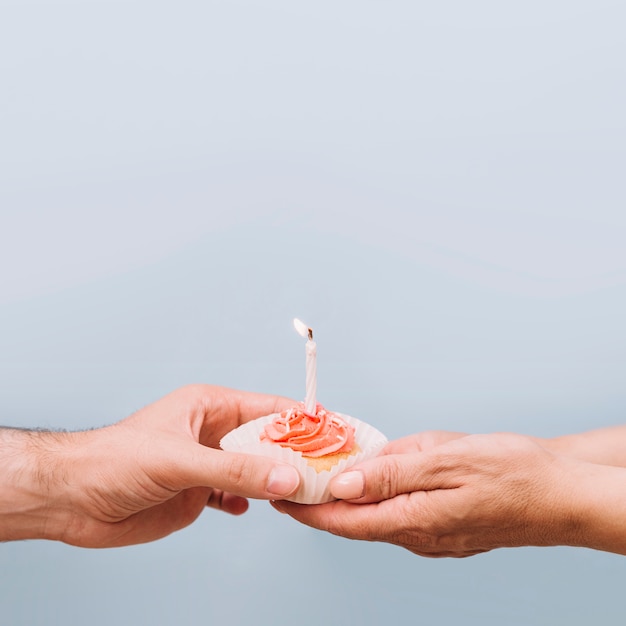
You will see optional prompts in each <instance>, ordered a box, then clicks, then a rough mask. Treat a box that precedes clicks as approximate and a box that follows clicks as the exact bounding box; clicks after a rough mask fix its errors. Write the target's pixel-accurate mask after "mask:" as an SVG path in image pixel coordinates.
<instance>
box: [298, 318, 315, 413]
mask: <svg viewBox="0 0 626 626" xmlns="http://www.w3.org/2000/svg"><path fill="white" fill-rule="evenodd" d="M293 325H294V327H295V329H296V330H297V331H298V333H299V334H300V335H302V337H308V339H307V342H306V346H305V351H306V396H305V399H304V410H305V411H306V412H307V413H308V414H309V415H315V413H316V411H315V404H316V396H317V344H316V343H315V342H314V341H313V330H312V329H311V328H309V327H308V326H307V325H306V324H305V323H304V322H301V321H300V320H299V319H297V318H296V319H294V320H293Z"/></svg>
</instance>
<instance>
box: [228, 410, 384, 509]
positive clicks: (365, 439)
mask: <svg viewBox="0 0 626 626" xmlns="http://www.w3.org/2000/svg"><path fill="white" fill-rule="evenodd" d="M336 415H339V417H341V418H342V419H344V420H345V421H346V422H348V424H350V425H351V426H353V427H354V429H355V434H354V441H355V446H354V448H353V449H352V451H351V452H340V453H335V454H329V455H326V456H321V457H317V458H312V457H306V456H303V455H302V453H301V452H294V451H293V450H291V449H290V448H283V447H281V446H280V445H278V444H276V443H274V442H268V441H261V433H263V432H264V430H265V425H266V424H268V423H269V422H271V421H272V420H273V419H274V418H275V417H276V414H273V415H266V416H264V417H260V418H259V419H256V420H253V421H251V422H248V423H247V424H243V425H242V426H239V428H236V429H235V430H232V431H231V432H229V433H228V434H227V435H225V436H224V437H223V438H222V440H221V441H220V446H221V448H222V449H223V450H228V451H230V452H246V453H248V454H258V455H261V456H267V457H270V458H273V459H276V460H279V461H284V462H286V463H289V464H290V465H293V466H294V467H295V468H296V469H297V470H298V472H299V473H300V479H301V480H300V487H299V489H298V491H296V493H295V494H293V495H292V496H290V497H288V498H285V499H286V500H289V501H291V502H298V503H300V504H321V503H322V502H330V501H331V500H334V498H333V497H332V495H331V494H330V481H331V479H332V478H333V477H334V476H336V475H337V474H339V473H340V472H342V471H344V470H346V469H348V468H349V467H352V466H353V465H355V464H356V463H360V462H361V461H366V460H367V459H371V458H373V457H375V456H377V455H378V453H379V452H380V451H381V450H382V448H383V447H384V445H385V444H386V443H387V439H386V437H385V436H384V435H383V434H382V433H381V432H380V431H378V430H376V428H374V427H373V426H370V425H369V424H367V423H366V422H362V421H360V420H358V419H356V418H354V417H351V416H349V415H343V414H341V413H336Z"/></svg>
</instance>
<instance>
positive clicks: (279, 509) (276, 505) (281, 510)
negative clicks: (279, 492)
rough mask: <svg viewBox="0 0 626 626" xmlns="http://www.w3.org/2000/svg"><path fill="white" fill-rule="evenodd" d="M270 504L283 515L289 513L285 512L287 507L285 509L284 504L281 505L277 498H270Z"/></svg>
mask: <svg viewBox="0 0 626 626" xmlns="http://www.w3.org/2000/svg"><path fill="white" fill-rule="evenodd" d="M270 504H271V505H272V506H273V507H274V508H275V509H276V510H277V511H278V512H279V513H282V514H283V515H287V514H286V513H285V509H283V507H282V506H280V504H278V502H276V500H270Z"/></svg>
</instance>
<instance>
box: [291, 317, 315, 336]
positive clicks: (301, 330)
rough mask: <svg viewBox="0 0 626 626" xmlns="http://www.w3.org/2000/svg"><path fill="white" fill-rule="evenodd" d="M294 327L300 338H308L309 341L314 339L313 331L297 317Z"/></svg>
mask: <svg viewBox="0 0 626 626" xmlns="http://www.w3.org/2000/svg"><path fill="white" fill-rule="evenodd" d="M293 327H294V328H295V329H296V330H297V331H298V334H299V335H300V336H302V337H308V338H309V339H311V338H312V337H313V331H312V330H311V329H310V328H309V327H308V326H307V325H306V324H305V323H304V322H303V321H301V320H299V319H298V318H297V317H296V318H294V320H293Z"/></svg>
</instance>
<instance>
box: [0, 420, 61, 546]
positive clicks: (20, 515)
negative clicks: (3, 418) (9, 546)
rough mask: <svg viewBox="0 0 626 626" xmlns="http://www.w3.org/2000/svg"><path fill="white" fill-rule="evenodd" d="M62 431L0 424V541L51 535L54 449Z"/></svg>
mask: <svg viewBox="0 0 626 626" xmlns="http://www.w3.org/2000/svg"><path fill="white" fill-rule="evenodd" d="M65 436H66V435H65V434H61V433H50V432H38V431H27V430H19V429H12V428H0V541H12V540H17V539H55V538H57V533H58V530H59V528H62V527H63V523H64V522H63V516H64V514H63V510H62V509H59V507H57V506H55V489H56V484H57V483H58V475H57V467H58V451H59V448H60V447H62V441H63V438H64V437H65Z"/></svg>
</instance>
